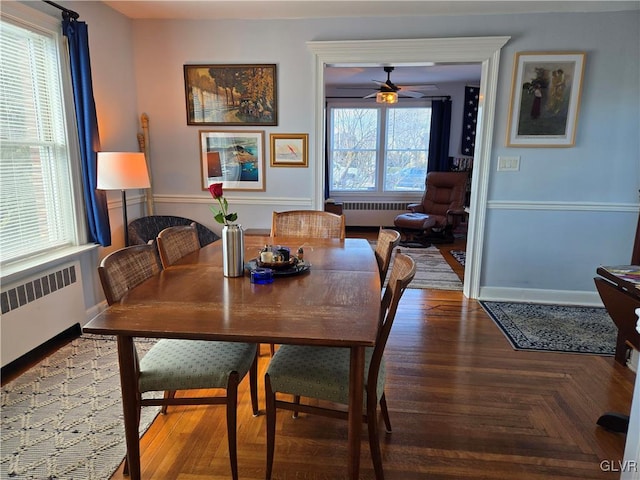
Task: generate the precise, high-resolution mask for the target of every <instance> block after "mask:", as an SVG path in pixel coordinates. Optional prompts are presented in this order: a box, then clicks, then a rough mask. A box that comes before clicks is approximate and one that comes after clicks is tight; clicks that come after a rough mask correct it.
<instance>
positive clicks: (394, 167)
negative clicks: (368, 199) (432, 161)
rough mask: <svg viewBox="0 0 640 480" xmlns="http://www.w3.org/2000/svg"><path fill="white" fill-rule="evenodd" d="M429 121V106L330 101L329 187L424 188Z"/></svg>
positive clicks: (349, 189) (358, 189)
mask: <svg viewBox="0 0 640 480" xmlns="http://www.w3.org/2000/svg"><path fill="white" fill-rule="evenodd" d="M414 105H415V104H414ZM430 127H431V108H430V107H425V106H403V107H399V106H393V107H388V106H383V105H375V106H366V107H353V106H339V105H334V106H330V107H329V165H330V167H329V176H330V178H329V182H330V190H331V192H339V193H359V192H360V193H371V192H376V193H384V192H389V193H398V192H415V191H422V190H424V179H425V176H426V174H427V159H428V156H429V133H430Z"/></svg>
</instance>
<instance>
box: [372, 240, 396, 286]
mask: <svg viewBox="0 0 640 480" xmlns="http://www.w3.org/2000/svg"><path fill="white" fill-rule="evenodd" d="M399 243H400V233H399V232H396V231H395V230H391V229H390V228H381V229H380V231H379V232H378V240H377V241H376V249H375V256H376V262H378V272H379V273H380V284H382V283H383V282H384V279H385V278H386V276H387V270H389V264H390V263H391V253H392V252H393V249H394V248H395V247H397V246H398V244H399Z"/></svg>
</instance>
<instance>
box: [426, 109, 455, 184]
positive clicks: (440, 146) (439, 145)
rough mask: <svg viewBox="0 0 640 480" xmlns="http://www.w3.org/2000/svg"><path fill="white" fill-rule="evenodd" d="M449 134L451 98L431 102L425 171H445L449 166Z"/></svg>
mask: <svg viewBox="0 0 640 480" xmlns="http://www.w3.org/2000/svg"><path fill="white" fill-rule="evenodd" d="M450 134H451V100H449V99H446V100H434V101H432V102H431V136H430V137H429V160H428V162H427V172H447V171H449V169H450V166H449V136H450Z"/></svg>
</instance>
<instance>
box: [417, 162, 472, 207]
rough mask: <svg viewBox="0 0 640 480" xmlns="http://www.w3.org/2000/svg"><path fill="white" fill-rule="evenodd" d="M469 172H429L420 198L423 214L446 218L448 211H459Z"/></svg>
mask: <svg viewBox="0 0 640 480" xmlns="http://www.w3.org/2000/svg"><path fill="white" fill-rule="evenodd" d="M468 178H469V172H429V173H428V174H427V178H426V180H425V186H426V189H425V191H424V195H423V196H422V208H423V211H424V213H428V214H431V215H439V216H446V215H447V211H448V210H461V209H462V208H464V202H465V198H466V193H467V179H468Z"/></svg>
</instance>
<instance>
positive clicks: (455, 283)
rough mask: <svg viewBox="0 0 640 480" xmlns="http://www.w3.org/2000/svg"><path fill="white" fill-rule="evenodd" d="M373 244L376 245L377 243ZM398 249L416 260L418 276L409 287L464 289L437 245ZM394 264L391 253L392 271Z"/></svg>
mask: <svg viewBox="0 0 640 480" xmlns="http://www.w3.org/2000/svg"><path fill="white" fill-rule="evenodd" d="M373 246H374V247H375V243H374V244H373ZM397 249H399V250H400V251H401V252H402V253H406V254H407V255H409V256H410V257H411V258H413V259H414V260H415V262H416V276H415V277H414V279H413V281H412V282H411V283H410V284H409V287H408V288H421V289H434V290H459V291H462V282H461V281H460V277H458V275H456V273H455V272H454V271H453V270H452V268H451V267H450V266H449V264H448V263H447V261H446V260H445V259H444V257H443V256H442V254H441V253H440V250H438V249H437V248H436V247H433V246H431V247H429V248H407V247H397ZM394 254H395V252H394ZM392 265H393V254H392V255H391V265H390V266H389V271H391V266H392Z"/></svg>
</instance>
